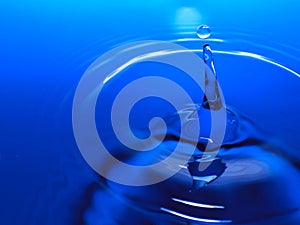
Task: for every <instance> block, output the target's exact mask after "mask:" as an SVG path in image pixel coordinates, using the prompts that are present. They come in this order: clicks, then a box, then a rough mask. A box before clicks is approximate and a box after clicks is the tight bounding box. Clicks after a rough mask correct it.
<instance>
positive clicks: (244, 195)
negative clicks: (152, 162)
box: [83, 45, 300, 225]
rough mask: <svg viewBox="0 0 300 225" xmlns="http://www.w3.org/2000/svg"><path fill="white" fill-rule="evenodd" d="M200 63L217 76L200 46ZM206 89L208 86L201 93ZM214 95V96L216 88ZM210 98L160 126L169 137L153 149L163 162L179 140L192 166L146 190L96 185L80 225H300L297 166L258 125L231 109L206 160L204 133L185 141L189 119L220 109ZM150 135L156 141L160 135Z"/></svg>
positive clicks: (286, 149) (190, 125)
mask: <svg viewBox="0 0 300 225" xmlns="http://www.w3.org/2000/svg"><path fill="white" fill-rule="evenodd" d="M206 50H207V51H208V52H206ZM203 55H204V61H205V62H206V63H207V64H208V65H209V67H208V68H210V69H211V70H212V71H213V72H214V73H215V71H214V66H213V61H212V59H210V57H212V53H211V50H210V48H209V46H208V45H205V46H204V51H203ZM219 73H222V71H220V72H219ZM206 83H207V85H208V84H211V83H210V82H206ZM210 88H211V87H209V85H208V86H207V90H208V89H210ZM213 90H214V91H213V93H214V94H216V93H217V92H215V91H216V90H217V89H216V87H215V86H214V85H213ZM208 92H209V90H208ZM237 95H238V93H237ZM215 96H217V98H218V95H212V96H211V97H209V94H208V95H206V96H205V98H204V103H203V104H200V105H198V106H195V107H194V108H196V109H197V110H196V111H194V112H191V111H190V108H186V109H182V110H181V111H179V112H177V115H169V116H168V117H166V118H164V119H165V122H166V124H167V125H168V127H170V129H169V130H168V134H167V135H166V136H165V139H164V142H163V143H162V144H161V145H160V146H159V150H160V153H161V155H169V154H170V152H172V150H173V148H174V146H176V144H177V142H178V141H179V139H180V138H183V139H184V141H185V142H186V145H191V144H192V145H195V146H197V149H196V150H195V153H194V155H193V156H192V157H191V159H190V161H189V162H187V164H186V165H180V166H181V168H182V169H181V170H180V171H179V172H178V173H177V174H176V175H174V176H173V177H171V178H169V179H168V180H166V181H164V182H161V183H159V184H155V185H151V186H146V187H128V186H122V185H119V184H115V183H112V182H110V181H107V180H103V179H102V181H101V182H100V183H99V186H98V189H96V190H94V192H93V194H92V197H91V204H90V206H88V207H87V208H86V210H85V212H84V214H83V217H84V221H85V223H86V224H87V225H94V224H103V225H121V224H130V225H140V224H143V225H147V224H149V225H169V224H170V225H177V224H178V225H197V224H245V225H246V224H249V225H250V224H253V225H260V224H274V225H280V224H297V223H298V222H299V221H300V211H299V209H300V199H299V196H300V193H299V188H298V187H299V185H300V179H299V178H300V173H299V171H298V169H297V163H295V160H294V159H292V158H291V156H290V155H289V154H287V152H290V150H289V147H288V146H287V145H284V144H280V143H278V142H276V141H273V140H272V137H271V136H270V134H267V133H266V132H264V131H263V129H261V128H260V126H259V124H256V123H253V122H252V120H251V119H249V118H248V117H247V116H245V115H244V114H243V113H240V112H239V111H238V110H235V109H234V108H233V107H230V106H227V109H226V112H227V127H226V133H225V137H224V141H223V143H222V146H221V149H220V151H219V152H218V154H217V156H215V155H214V153H213V151H209V152H205V149H206V147H207V145H208V144H211V143H213V142H214V140H211V139H209V138H208V137H207V136H206V135H205V131H204V132H202V131H201V132H200V135H199V137H198V140H195V139H190V138H189V135H188V132H191V131H192V130H193V122H195V121H196V120H193V115H195V114H197V115H198V116H199V118H202V119H203V120H210V115H209V114H210V113H209V111H210V110H218V109H219V108H220V107H214V104H213V103H214V101H212V100H215ZM205 101H207V102H209V101H211V102H210V103H211V104H208V105H207V104H205ZM245 101H246V100H245ZM221 104H222V103H221ZM219 105H220V104H219ZM187 112H188V113H187ZM181 114H182V115H184V116H185V117H186V120H185V121H186V123H185V124H183V125H182V126H183V131H185V132H186V133H184V134H183V136H182V133H181V132H180V131H181V130H180V122H179V121H178V120H176V118H178V115H181ZM156 135H158V136H159V135H160V134H159V131H158V133H156ZM195 142H197V143H195ZM212 146H213V145H212ZM211 150H213V149H211ZM118 151H119V152H120V153H121V152H122V150H121V149H119V150H117V151H116V153H115V154H118V153H117V152H118ZM182 152H183V153H184V149H182ZM161 155H160V156H161ZM127 157H128V156H127ZM130 157H132V159H131V160H132V161H135V160H139V159H140V157H136V156H135V155H133V156H129V158H130ZM129 161H130V160H129ZM206 163H207V164H208V166H207V167H206V169H205V170H200V169H199V168H200V164H206ZM128 176H130V174H128Z"/></svg>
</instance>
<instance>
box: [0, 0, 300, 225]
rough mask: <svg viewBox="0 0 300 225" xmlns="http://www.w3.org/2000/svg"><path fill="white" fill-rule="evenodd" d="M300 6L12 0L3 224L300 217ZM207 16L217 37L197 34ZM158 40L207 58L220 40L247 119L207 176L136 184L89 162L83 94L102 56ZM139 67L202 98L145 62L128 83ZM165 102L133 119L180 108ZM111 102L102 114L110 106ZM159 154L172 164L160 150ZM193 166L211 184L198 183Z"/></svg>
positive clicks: (230, 92) (230, 90) (7, 31)
mask: <svg viewBox="0 0 300 225" xmlns="http://www.w3.org/2000/svg"><path fill="white" fill-rule="evenodd" d="M298 6H299V3H298V2H297V1H294V0H287V1H284V2H283V1H282V2H281V1H279V2H274V1H272V2H271V1H264V2H261V1H253V0H252V1H243V2H242V3H241V2H240V1H235V0H229V1H220V0H218V1H185V0H181V1H170V0H167V1H157V0H155V1H151V2H150V1H149V2H141V1H126V2H124V1H118V0H114V1H110V2H107V3H104V2H99V1H94V0H88V1H33V0H32V1H9V2H1V3H0V11H1V13H0V27H1V35H0V59H1V63H0V69H1V70H0V71H1V78H0V79H1V82H0V95H1V112H0V115H1V119H2V120H1V128H2V129H1V130H2V132H1V150H0V162H1V164H0V165H1V166H0V168H1V170H0V171H1V178H2V183H1V188H0V196H1V203H0V206H1V212H0V224H9V225H15V224H30V225H36V224H38V225H40V224H51V225H52V224H56V225H59V224H64V225H66V224H89V225H94V224H100V225H114V224H118V225H119V224H130V225H140V224H143V225H144V224H145V225H147V224H155V225H160V224H164V225H165V224H166V225H167V224H184V225H185V224H188V225H195V224H214V223H215V224H228V223H229V224H255V225H258V224H275V225H277V224H278V225H279V224H280V225H281V224H295V225H296V224H298V223H299V207H300V199H299V198H300V197H299V196H300V193H299V182H300V179H299V171H298V170H299V160H300V154H299V145H300V139H299V131H298V130H299V127H300V120H299V112H300V106H299V104H298V99H299V97H300V96H299V88H300V82H299V77H298V76H297V75H298V73H299V71H300V66H299V65H300V63H299V62H300V53H299V52H300V51H299V49H300V44H299V40H300V33H299V31H298V29H297V26H298V22H299V21H300V19H299V17H298V16H297V15H298ZM154 12H155V13H154ZM201 24H207V25H209V26H210V29H211V35H210V36H209V37H207V39H205V40H200V39H199V37H198V36H197V33H196V30H197V27H198V26H199V25H201ZM149 39H150V40H151V39H152V40H153V39H154V40H165V41H169V42H172V43H177V44H180V45H182V46H184V47H186V48H188V49H191V50H192V51H193V52H195V53H197V54H198V55H199V56H200V57H202V47H203V46H204V44H209V45H210V46H211V48H212V51H213V54H214V60H215V69H216V72H217V75H218V81H219V83H220V84H221V86H222V91H223V92H224V96H225V98H226V104H227V105H229V106H230V109H232V110H233V111H234V112H236V113H235V114H234V115H233V116H232V117H233V118H234V121H237V122H238V125H236V124H235V122H234V121H233V120H229V121H228V122H229V123H228V124H231V125H232V129H229V131H231V130H235V132H236V133H230V132H229V133H227V137H228V138H227V139H226V141H227V142H226V143H225V144H224V146H223V148H222V149H221V151H220V152H219V155H218V157H217V158H216V159H215V160H214V161H213V163H212V164H211V166H210V167H209V168H208V169H207V171H206V172H205V173H198V171H197V166H198V165H197V158H195V159H194V161H191V162H190V164H189V165H188V167H187V168H183V170H182V171H181V172H180V173H178V174H177V175H175V176H174V177H172V178H170V179H168V180H167V181H165V182H162V183H160V184H158V185H153V186H149V187H126V186H122V185H118V184H115V183H112V182H108V181H106V180H104V179H103V178H101V177H99V176H98V175H97V174H95V173H94V171H93V170H92V169H91V168H90V167H89V166H88V165H87V163H86V162H85V161H84V160H83V158H82V156H81V154H80V152H79V151H78V147H77V145H76V142H75V140H74V136H73V130H72V112H71V111H72V101H73V96H74V93H75V89H76V86H77V84H78V82H79V80H80V78H81V76H82V75H83V73H84V71H85V70H86V69H87V68H88V66H89V65H90V64H91V63H92V62H93V61H94V60H95V59H96V58H97V57H98V56H100V55H102V54H103V53H105V52H106V51H108V50H110V49H112V48H114V47H116V46H120V45H122V44H125V43H130V42H133V41H136V40H149ZM130 72H133V73H135V74H136V75H137V76H140V75H151V74H156V75H162V76H167V77H168V76H169V77H171V76H172V75H174V74H177V75H178V76H177V78H176V79H178V80H177V81H178V82H180V83H181V84H182V85H183V86H186V87H187V88H190V91H191V95H192V96H193V98H194V99H195V100H197V98H198V97H199V92H198V90H196V89H194V88H193V86H191V85H192V84H191V83H189V81H187V80H184V78H182V77H181V76H182V74H181V73H180V72H179V71H176V70H174V68H173V69H172V68H169V67H165V66H163V65H160V64H155V63H152V64H151V63H144V64H141V65H139V66H136V67H133V68H131V70H130V69H129V70H128V71H126V72H125V73H124V74H123V75H124V76H121V77H125V78H124V80H123V82H125V83H126V82H128V80H126V79H127V78H126V77H127V76H126V74H128V73H130ZM119 85H120V86H119ZM112 86H114V85H112ZM120 87H121V84H116V85H115V86H114V88H113V89H112V91H111V89H109V90H110V92H106V93H105V92H103V93H102V94H103V96H104V97H105V96H106V97H107V98H104V99H106V101H107V102H108V103H109V100H110V98H109V95H111V98H112V97H113V95H115V94H116V92H117V90H118V89H119V88H120ZM201 97H203V96H202V95H201ZM201 100H202V98H201ZM201 100H200V101H201ZM147 101H148V102H147ZM153 101H154V103H155V104H153ZM156 104H159V105H160V106H161V107H160V110H158V111H154V109H155V108H157V107H154V108H153V105H156ZM163 104H164V102H159V103H157V102H156V100H151V99H148V100H145V102H144V103H143V102H141V104H140V105H137V106H136V108H135V109H134V110H135V111H133V116H132V117H133V118H134V119H136V121H134V119H133V125H135V126H141V127H142V128H143V126H144V125H148V121H149V119H150V118H151V117H152V115H151V113H150V114H147V115H145V116H144V115H143V114H141V113H139V112H140V111H142V110H143V111H149V112H155V115H156V116H166V115H165V114H164V113H165V109H170V110H172V108H171V107H170V106H168V105H164V106H163ZM97 111H98V112H99V114H98V116H96V120H97V122H98V123H101V104H99V105H98V106H97ZM102 113H103V112H102ZM199 113H200V114H201V113H203V114H204V115H206V114H205V110H203V109H202V110H201V111H199ZM137 115H143V116H137ZM175 117H176V116H175ZM200 117H201V116H200ZM202 117H204V118H205V116H202ZM236 117H237V118H238V119H237V120H235V118H236ZM103 120H105V118H104V119H103ZM236 127H237V129H235V128H236ZM99 129H100V130H101V126H100V125H99V126H98V130H99ZM202 132H204V133H203V134H205V132H208V131H207V130H203V131H202ZM173 133H174V135H173V136H172V137H170V138H169V139H168V140H166V142H165V143H164V145H165V149H168V148H171V149H169V150H170V151H171V150H172V146H173V145H175V143H176V141H177V139H176V126H175V128H174V129H173ZM232 137H233V138H232ZM230 138H232V139H230ZM108 142H109V140H108ZM112 142H113V143H115V142H114V141H112ZM108 144H109V143H108ZM118 144H119V143H117V146H118ZM202 144H203V143H202ZM201 146H202V145H201V143H200V144H199V148H200V149H201ZM162 147H164V146H162ZM117 153H118V151H116V152H115V156H116V157H118V158H119V159H122V160H124V161H127V162H131V163H139V164H145V163H149V162H148V161H147V160H146V161H143V160H144V159H145V157H144V156H143V155H141V156H138V157H136V158H131V154H130V153H131V152H130V151H129V153H126V154H124V155H118V154H117ZM148 154H149V155H147V157H148V158H149V157H151V153H148ZM165 154H166V155H167V154H168V151H167V152H165ZM199 154H200V152H199ZM137 159H138V160H137ZM151 159H153V160H158V158H157V157H156V155H155V154H154V156H153V158H151ZM195 168H196V169H195ZM191 175H192V176H194V177H206V180H205V181H203V179H202V180H201V181H200V182H195V179H194V182H193V179H192V176H191ZM198 181H199V180H198Z"/></svg>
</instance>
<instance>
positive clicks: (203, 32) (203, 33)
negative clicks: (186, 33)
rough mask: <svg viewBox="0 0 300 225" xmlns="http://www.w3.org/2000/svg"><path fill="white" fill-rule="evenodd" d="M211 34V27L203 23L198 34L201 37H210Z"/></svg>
mask: <svg viewBox="0 0 300 225" xmlns="http://www.w3.org/2000/svg"><path fill="white" fill-rule="evenodd" d="M210 34H211V32H210V28H209V26H207V25H201V26H199V27H198V28H197V35H198V37H199V38H201V39H206V38H209V37H210Z"/></svg>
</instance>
